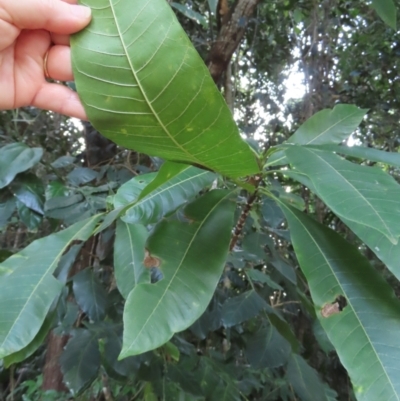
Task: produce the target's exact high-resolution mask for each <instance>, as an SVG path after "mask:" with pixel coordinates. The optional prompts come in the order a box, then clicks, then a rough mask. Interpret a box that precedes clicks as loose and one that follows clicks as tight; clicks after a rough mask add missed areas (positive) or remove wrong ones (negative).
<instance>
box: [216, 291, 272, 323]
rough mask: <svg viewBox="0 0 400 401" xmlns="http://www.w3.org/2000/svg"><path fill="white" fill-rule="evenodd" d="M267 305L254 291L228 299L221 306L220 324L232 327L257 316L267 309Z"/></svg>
mask: <svg viewBox="0 0 400 401" xmlns="http://www.w3.org/2000/svg"><path fill="white" fill-rule="evenodd" d="M267 306H268V305H267V303H266V302H265V301H264V299H262V298H261V297H260V296H259V295H258V294H257V293H256V292H255V291H254V290H250V291H247V292H244V293H243V294H240V295H238V296H237V297H233V298H229V299H228V300H226V301H225V302H224V304H223V306H222V322H223V324H224V326H225V327H232V326H235V325H237V324H239V323H242V322H244V321H246V320H248V319H251V318H252V317H255V316H257V315H258V314H259V313H260V312H261V311H262V310H263V309H265V308H266V307H267Z"/></svg>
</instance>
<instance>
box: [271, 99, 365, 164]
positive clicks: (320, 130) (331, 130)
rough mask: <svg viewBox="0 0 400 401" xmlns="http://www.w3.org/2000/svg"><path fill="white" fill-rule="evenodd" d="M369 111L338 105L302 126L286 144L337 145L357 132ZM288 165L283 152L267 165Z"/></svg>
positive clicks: (276, 154) (321, 112)
mask: <svg viewBox="0 0 400 401" xmlns="http://www.w3.org/2000/svg"><path fill="white" fill-rule="evenodd" d="M367 111H368V110H366V109H359V108H358V107H357V106H354V105H351V104H338V105H337V106H335V107H334V108H333V109H332V110H331V109H325V110H321V111H319V112H318V113H316V114H314V115H313V116H311V117H310V118H309V119H308V120H307V121H306V122H305V123H304V124H302V125H301V126H300V128H299V129H298V130H297V131H296V132H295V133H294V134H293V135H292V136H291V137H290V138H289V139H288V140H287V141H286V142H285V143H292V144H296V145H323V144H334V145H337V144H339V143H341V142H342V141H344V140H345V139H347V138H348V137H349V136H350V135H351V133H352V132H354V131H355V130H356V128H357V127H358V126H359V124H360V123H361V121H362V119H363V117H364V116H365V114H366V112H367ZM284 145H285V144H283V146H284ZM287 163H288V161H287V159H286V157H285V154H284V152H283V151H277V152H275V153H274V154H273V155H272V156H271V157H270V158H269V159H268V161H267V165H282V164H287Z"/></svg>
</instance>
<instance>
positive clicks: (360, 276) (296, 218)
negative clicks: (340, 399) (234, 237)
mask: <svg viewBox="0 0 400 401" xmlns="http://www.w3.org/2000/svg"><path fill="white" fill-rule="evenodd" d="M283 210H284V212H285V215H286V217H287V220H288V223H289V226H290V229H291V235H292V242H293V246H294V248H295V251H296V255H297V258H298V260H299V263H300V266H301V269H302V270H303V272H304V275H305V276H306V278H307V281H308V285H309V287H310V291H311V296H312V298H313V300H314V304H315V306H316V308H317V316H318V318H319V319H320V322H321V324H322V327H323V328H324V330H325V331H326V333H327V335H328V337H329V339H330V341H331V342H332V344H333V345H334V347H335V349H336V351H337V353H338V355H339V357H340V360H341V362H342V364H343V366H344V367H345V368H346V369H347V371H348V372H349V375H350V377H351V380H352V383H353V387H354V391H355V393H356V395H357V399H358V400H359V401H376V400H391V399H393V400H398V399H400V381H399V379H398V378H399V375H398V361H399V360H400V340H399V336H398V333H399V331H400V302H399V300H398V299H396V297H395V295H394V293H393V290H392V288H391V287H390V286H389V285H388V284H387V283H386V281H384V279H383V278H382V276H381V275H380V274H379V273H378V272H377V271H376V270H375V269H373V268H372V267H371V266H370V265H369V263H368V261H367V259H365V258H364V256H362V255H361V254H360V253H359V252H358V250H357V248H356V247H354V246H352V245H350V244H349V243H347V242H346V241H345V240H344V239H343V238H342V237H341V236H340V235H338V234H336V233H335V232H333V231H331V230H330V229H328V228H326V227H324V226H322V225H320V224H319V223H317V222H316V221H314V220H313V219H311V218H310V217H308V216H306V215H305V214H303V213H301V212H298V211H297V210H295V209H293V208H291V207H288V206H284V207H283ZM339 295H341V296H343V297H344V298H345V300H346V302H347V305H346V306H344V307H343V310H342V311H341V312H340V310H339V311H338V310H336V312H335V313H331V314H328V316H326V314H325V316H326V317H323V315H322V311H323V310H327V309H326V308H327V307H328V306H329V305H332V304H334V303H335V302H336V301H335V300H336V299H337V297H338V296H339Z"/></svg>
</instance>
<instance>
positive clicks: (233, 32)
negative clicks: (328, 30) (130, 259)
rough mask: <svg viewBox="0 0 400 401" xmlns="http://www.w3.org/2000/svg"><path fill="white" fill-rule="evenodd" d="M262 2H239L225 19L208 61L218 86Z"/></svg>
mask: <svg viewBox="0 0 400 401" xmlns="http://www.w3.org/2000/svg"><path fill="white" fill-rule="evenodd" d="M260 1H261V0H237V1H236V3H235V5H234V6H233V7H232V8H231V10H230V11H229V14H228V15H227V16H226V18H225V17H224V21H223V24H222V26H221V30H220V32H219V35H218V37H217V39H216V41H215V42H214V43H213V45H212V47H211V51H210V54H209V56H208V60H207V66H208V69H209V71H210V73H211V76H212V77H213V79H214V82H215V83H216V84H218V83H219V82H220V79H221V76H222V74H223V73H224V71H225V70H226V68H227V67H228V65H229V63H230V61H231V58H232V55H233V53H234V52H235V50H236V49H237V47H238V46H239V43H240V42H241V40H242V39H243V36H244V33H245V31H246V28H247V25H248V22H249V19H250V17H251V16H252V15H253V13H254V10H255V9H256V7H257V5H258V3H260Z"/></svg>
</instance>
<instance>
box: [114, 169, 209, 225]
mask: <svg viewBox="0 0 400 401" xmlns="http://www.w3.org/2000/svg"><path fill="white" fill-rule="evenodd" d="M148 175H149V174H146V175H144V176H139V177H135V178H133V179H132V180H131V181H129V182H127V183H125V184H124V185H122V186H121V188H120V189H119V191H118V193H117V195H116V196H115V198H114V206H115V207H116V208H120V207H124V208H125V209H124V210H125V214H124V215H123V217H122V220H123V221H125V222H126V223H140V224H144V225H147V224H153V223H157V222H158V221H159V220H161V218H162V217H163V216H165V215H166V214H168V213H170V212H172V211H174V210H175V209H177V208H178V207H179V206H181V205H183V204H184V203H186V202H187V201H189V200H192V199H193V198H194V197H195V196H196V195H198V193H199V192H200V191H201V190H202V189H203V188H204V187H206V186H207V185H210V184H211V183H212V181H213V180H214V179H215V174H213V173H210V172H209V171H204V170H201V169H199V168H197V167H192V166H188V165H183V164H179V163H166V165H165V166H163V167H161V169H160V172H159V173H158V174H157V175H156V176H155V178H154V179H152V180H151V181H150V180H149V181H147V183H146V185H145V184H144V183H143V184H141V182H142V181H143V179H146V176H148ZM140 177H143V178H140ZM150 177H153V175H152V174H151V175H150ZM129 204H132V206H131V207H129Z"/></svg>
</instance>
